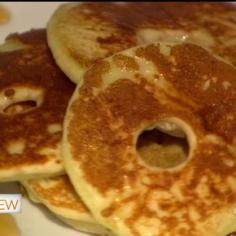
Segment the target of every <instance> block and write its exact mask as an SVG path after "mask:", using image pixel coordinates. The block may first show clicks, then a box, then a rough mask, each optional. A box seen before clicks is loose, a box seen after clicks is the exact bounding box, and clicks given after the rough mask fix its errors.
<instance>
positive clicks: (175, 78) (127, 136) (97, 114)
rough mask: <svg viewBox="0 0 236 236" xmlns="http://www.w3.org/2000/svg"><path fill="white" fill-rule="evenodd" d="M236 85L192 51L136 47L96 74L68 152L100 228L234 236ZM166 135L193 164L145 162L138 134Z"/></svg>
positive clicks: (73, 120) (69, 118)
mask: <svg viewBox="0 0 236 236" xmlns="http://www.w3.org/2000/svg"><path fill="white" fill-rule="evenodd" d="M235 78H236V69H235V67H233V66H232V65H230V64H228V63H225V62H224V61H223V60H220V59H219V58H218V57H215V56H213V55H211V54H210V53H209V52H208V51H207V50H205V49H203V48H201V47H199V46H197V45H195V44H187V43H180V44H178V43H177V44H174V43H160V44H159V43H154V44H148V45H145V46H140V47H135V48H131V49H128V50H125V51H122V52H120V53H117V54H114V55H113V56H111V57H109V58H106V59H104V60H100V61H98V62H97V63H95V64H94V65H93V66H92V67H90V69H89V70H88V71H87V72H86V73H85V75H84V78H83V83H82V85H81V87H80V88H79V90H78V89H77V90H76V91H75V92H74V95H73V96H72V99H71V101H70V104H69V107H68V110H67V114H66V117H65V123H64V132H63V148H62V150H63V157H64V160H65V167H66V170H67V173H68V174H69V176H70V179H71V181H72V183H73V185H74V187H75V189H76V191H77V192H78V193H79V194H80V196H81V198H82V199H83V201H84V202H85V204H86V205H87V206H88V207H89V209H90V210H91V212H92V213H93V214H94V216H95V217H96V219H97V220H98V222H100V223H101V224H103V225H105V226H106V227H108V228H110V229H111V230H112V231H113V232H114V233H116V234H117V235H119V236H124V235H125V236H143V235H152V236H160V235H161V236H172V235H175V236H209V235H214V236H225V235H227V234H228V233H230V232H233V231H236V214H235V206H236V106H235V104H236V93H235V91H236V80H235ZM160 127H161V129H162V130H163V131H165V130H167V132H169V133H170V134H171V132H170V131H177V130H181V131H182V134H184V135H185V136H186V139H187V140H188V145H189V152H188V156H187V159H186V160H185V161H183V162H181V163H180V164H178V165H176V166H172V167H169V168H161V167H159V166H154V165H151V164H150V163H147V162H146V160H145V159H143V158H141V156H140V154H139V152H138V151H137V141H138V139H139V136H140V134H141V133H143V132H144V131H146V130H153V129H160ZM176 127H177V128H176Z"/></svg>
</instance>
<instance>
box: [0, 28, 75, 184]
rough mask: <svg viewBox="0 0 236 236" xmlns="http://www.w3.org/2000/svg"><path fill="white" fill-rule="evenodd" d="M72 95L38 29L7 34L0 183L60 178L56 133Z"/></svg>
mask: <svg viewBox="0 0 236 236" xmlns="http://www.w3.org/2000/svg"><path fill="white" fill-rule="evenodd" d="M73 90H74V85H73V84H72V83H71V82H70V81H69V80H68V79H67V77H66V76H65V75H64V74H63V73H62V72H61V70H60V69H59V68H58V67H57V65H56V64H55V63H54V60H53V58H52V56H51V53H50V51H49V49H48V47H47V40H46V32H45V30H44V29H42V30H32V31H28V32H25V33H22V34H13V35H11V36H9V37H8V38H7V40H6V42H5V44H3V45H2V46H0V109H1V112H0V130H1V137H0V181H10V180H19V179H26V178H35V177H40V176H48V175H58V174H62V173H64V168H63V165H62V160H61V155H60V143H61V137H62V131H61V130H62V122H63V118H64V113H65V110H66V107H67V103H68V100H69V98H70V97H71V95H72V92H73Z"/></svg>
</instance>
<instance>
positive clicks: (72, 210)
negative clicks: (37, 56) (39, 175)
mask: <svg viewBox="0 0 236 236" xmlns="http://www.w3.org/2000/svg"><path fill="white" fill-rule="evenodd" d="M22 184H23V186H24V187H25V189H26V191H27V193H28V195H29V197H30V199H31V200H32V201H33V202H36V203H42V204H44V205H45V206H46V207H47V208H48V209H49V210H50V211H51V212H53V213H54V214H55V215H56V216H57V217H58V218H59V219H61V220H62V221H64V222H65V223H67V224H69V225H71V226H72V227H74V228H75V229H77V230H80V231H84V232H89V233H95V234H98V235H111V232H110V231H109V230H108V229H105V228H104V227H103V226H101V225H99V224H98V223H97V222H96V221H95V219H94V218H93V216H92V215H91V214H90V212H89V210H88V209H87V207H86V206H85V205H84V203H83V202H82V200H81V199H80V197H79V196H78V195H77V194H76V192H75V191H74V188H73V187H72V185H71V183H70V181H69V179H68V177H67V176H66V175H62V176H58V177H51V178H45V179H39V180H28V181H23V182H22ZM112 235H113V234H112Z"/></svg>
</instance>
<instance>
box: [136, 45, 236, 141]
mask: <svg viewBox="0 0 236 236" xmlns="http://www.w3.org/2000/svg"><path fill="white" fill-rule="evenodd" d="M137 55H139V56H143V57H145V58H146V59H147V60H150V61H153V62H154V63H155V65H156V66H157V68H158V70H159V71H160V73H162V74H163V76H164V78H165V79H167V80H168V81H170V82H171V83H172V84H173V85H174V87H176V88H177V90H178V91H181V93H183V94H184V95H187V97H189V99H191V100H193V101H194V102H196V103H197V104H199V105H200V110H199V111H198V113H199V114H200V116H201V117H202V120H203V121H204V125H205V128H206V129H207V130H208V131H212V132H215V133H217V134H219V135H221V136H223V137H224V138H226V139H227V140H229V141H232V139H233V137H234V135H235V132H236V119H235V114H236V113H235V112H236V107H235V105H234V104H235V102H236V92H235V91H236V83H235V69H234V68H233V67H232V66H230V65H227V64H225V63H224V62H222V61H219V60H217V59H216V58H214V57H212V56H211V55H210V54H209V53H208V52H207V51H206V50H204V49H201V48H200V47H198V46H195V45H192V44H184V45H181V46H176V47H174V48H172V50H171V56H173V57H174V58H175V63H176V65H172V64H171V63H170V62H169V60H168V57H165V56H163V54H161V53H160V51H159V47H155V46H154V45H153V46H148V47H147V48H145V49H140V50H138V51H137ZM173 67H174V68H175V70H172V68H173ZM224 84H226V85H227V86H224Z"/></svg>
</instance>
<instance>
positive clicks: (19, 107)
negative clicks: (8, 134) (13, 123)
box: [3, 101, 37, 115]
mask: <svg viewBox="0 0 236 236" xmlns="http://www.w3.org/2000/svg"><path fill="white" fill-rule="evenodd" d="M35 107H37V103H36V102H35V101H22V102H16V103H13V104H10V105H9V106H7V107H6V108H5V109H4V110H3V112H4V113H7V114H11V115H12V114H16V113H22V112H28V111H30V110H32V109H33V108H35Z"/></svg>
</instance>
